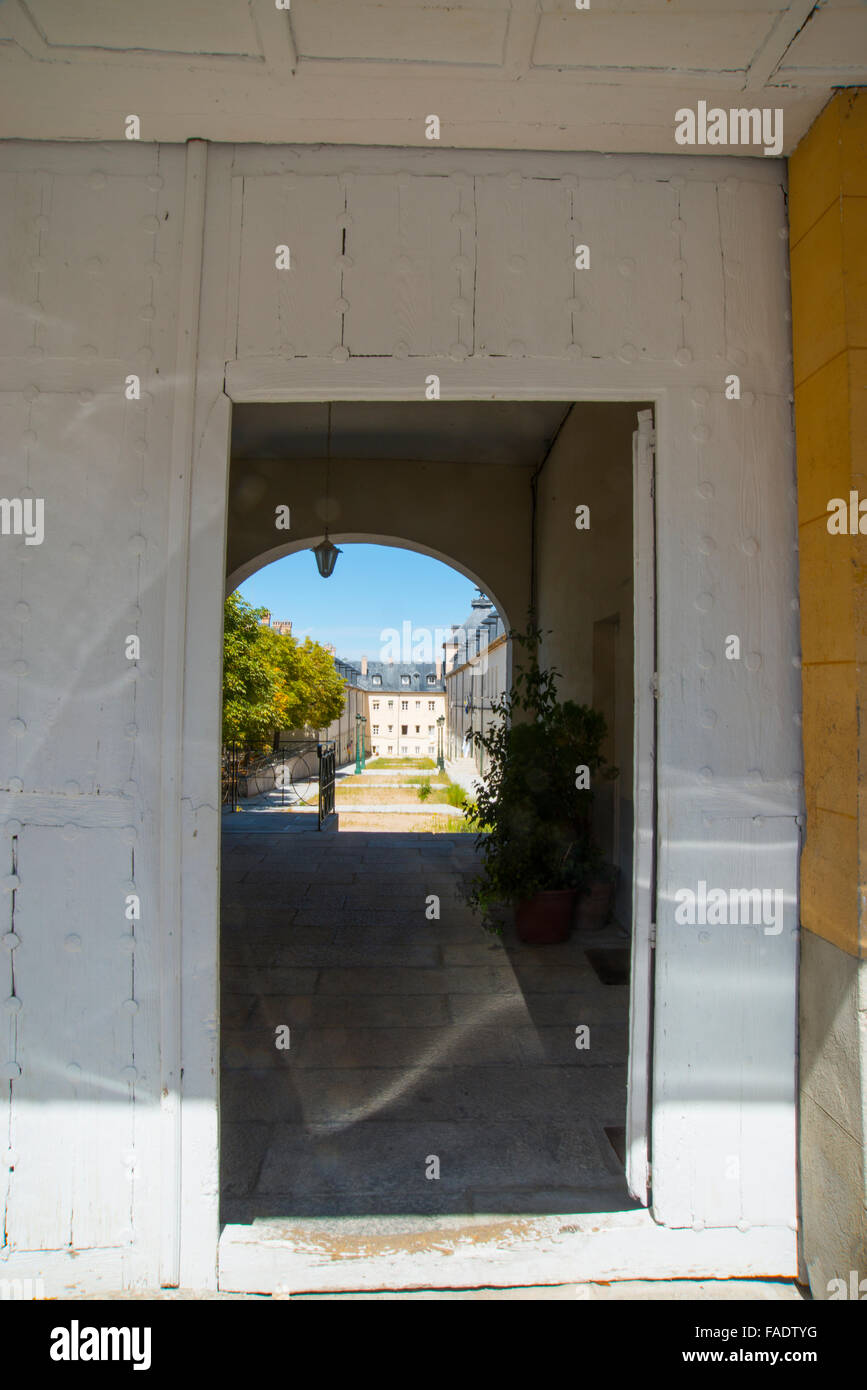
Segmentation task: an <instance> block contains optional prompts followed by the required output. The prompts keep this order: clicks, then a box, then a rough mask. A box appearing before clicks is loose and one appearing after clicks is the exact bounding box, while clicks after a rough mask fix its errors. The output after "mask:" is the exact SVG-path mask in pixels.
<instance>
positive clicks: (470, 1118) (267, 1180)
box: [221, 827, 637, 1224]
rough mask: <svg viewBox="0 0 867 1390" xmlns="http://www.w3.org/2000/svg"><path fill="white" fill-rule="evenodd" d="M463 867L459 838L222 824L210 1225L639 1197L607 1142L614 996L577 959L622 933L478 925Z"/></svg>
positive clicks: (619, 1105)
mask: <svg viewBox="0 0 867 1390" xmlns="http://www.w3.org/2000/svg"><path fill="white" fill-rule="evenodd" d="M476 868H477V859H476V853H475V848H474V839H473V837H472V836H469V835H441V834H428V835H423V834H400V833H394V834H391V833H374V832H372V833H369V834H365V833H356V834H353V835H351V836H350V835H331V836H328V835H324V834H323V835H310V836H308V835H301V836H299V835H286V834H285V833H280V832H276V833H272V834H268V833H264V832H262V831H260V830H259V829H258V827H257V828H256V829H255V830H253V831H250V832H245V831H242V830H240V829H239V828H236V827H233V831H232V833H231V834H229V835H227V836H226V837H225V839H224V842H223V911H222V935H221V949H222V1050H223V1067H222V1085H221V1204H222V1209H221V1216H222V1220H223V1221H224V1222H226V1223H232V1224H234V1223H245V1222H250V1221H253V1220H256V1219H263V1218H274V1217H299V1218H301V1217H314V1216H320V1217H322V1216H326V1217H327V1216H333V1217H351V1216H365V1217H382V1218H387V1217H389V1216H394V1215H407V1214H417V1215H443V1214H466V1215H475V1214H481V1213H485V1214H487V1213H498V1212H507V1213H512V1214H533V1213H546V1212H559V1213H563V1212H588V1211H599V1212H603V1211H624V1210H630V1209H634V1208H635V1207H636V1206H637V1204H636V1203H635V1202H634V1201H632V1199H631V1198H630V1197H629V1194H628V1192H627V1189H626V1184H625V1181H624V1177H623V1165H622V1160H621V1159H619V1158H618V1156H617V1154H616V1153H615V1150H614V1148H613V1147H612V1140H611V1139H610V1138H609V1137H608V1136H607V1134H606V1129H607V1130H609V1131H611V1133H612V1135H613V1134H616V1133H617V1132H618V1131H622V1126H623V1122H624V1115H625V1106H626V1060H627V1007H628V1002H627V1001H628V990H627V987H626V986H625V985H618V984H614V985H605V984H603V983H602V980H601V979H600V977H599V974H597V972H596V970H594V969H593V967H592V966H591V964H590V962H589V961H588V959H587V956H586V954H585V950H584V947H585V946H592V948H593V949H595V950H603V951H604V950H617V949H620V950H622V949H623V947H624V946H625V945H626V944H627V938H626V935H625V933H624V932H623V931H622V930H621V929H620V928H619V927H616V926H614V927H611V928H606V929H604V930H603V931H602V932H596V933H590V934H587V935H586V936H584V937H583V938H582V935H581V934H580V933H575V934H573V936H572V938H571V939H570V941H568V942H567V943H564V944H563V945H559V946H545V947H536V948H532V947H527V946H525V945H523V944H521V943H519V942H517V940H516V939H515V937H514V932H513V931H512V930H511V928H507V929H506V931H505V933H504V935H503V937H502V939H499V938H496V937H492V936H490V935H489V934H488V933H486V932H484V931H483V930H482V928H481V926H480V925H479V923H478V920H477V919H476V918H475V916H474V915H473V914H472V913H471V912H470V911H469V909H468V908H467V907H466V906H465V905H464V903H463V902H462V900H461V897H460V891H459V890H460V885H461V883H462V882H463V881H465V880H467V879H468V878H470V877H472V874H473V873H474V872H475V871H476ZM434 895H435V896H436V897H437V898H438V899H439V914H440V915H439V918H438V919H431V918H429V917H428V916H427V912H428V911H429V910H432V908H431V898H432V896H434ZM581 1025H586V1027H587V1028H588V1029H589V1047H586V1048H581V1049H579V1048H577V1047H576V1036H577V1034H576V1029H577V1028H579V1026H581ZM279 1030H284V1031H282V1032H280V1031H279ZM285 1030H288V1033H287V1032H286V1031H285ZM278 1041H282V1042H283V1043H286V1042H287V1041H288V1044H289V1045H288V1047H278V1045H277V1044H278ZM436 1173H438V1176H434V1174H436Z"/></svg>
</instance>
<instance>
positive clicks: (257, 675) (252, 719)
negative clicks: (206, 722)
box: [223, 593, 346, 748]
mask: <svg viewBox="0 0 867 1390" xmlns="http://www.w3.org/2000/svg"><path fill="white" fill-rule="evenodd" d="M266 611H267V610H266V609H264V608H254V607H253V606H252V605H251V604H249V603H247V601H246V600H245V599H243V598H242V597H241V595H240V594H239V593H234V594H231V595H230V596H229V598H227V599H226V604H225V617H224V624H223V740H224V742H226V743H231V742H238V743H245V744H247V745H249V746H251V747H262V748H265V747H267V746H268V745H269V744H270V742H271V735H272V733H273V731H274V730H275V729H303V728H314V729H324V728H327V726H328V725H329V724H330V723H331V721H332V720H333V719H337V718H338V717H339V715H340V714H342V712H343V708H344V705H345V690H346V683H345V681H344V680H343V679H342V677H341V676H339V675H338V673H337V670H336V668H335V665H334V660H333V658H332V656H331V653H330V652H327V651H326V650H325V648H324V647H322V646H320V645H319V643H318V642H311V640H310V638H309V637H308V638H306V639H305V641H304V642H303V643H299V642H297V641H296V640H295V638H294V637H289V636H283V635H281V634H280V633H279V632H275V631H274V630H273V628H270V627H263V626H262V624H261V621H260V620H261V618H262V617H264V615H265V613H266Z"/></svg>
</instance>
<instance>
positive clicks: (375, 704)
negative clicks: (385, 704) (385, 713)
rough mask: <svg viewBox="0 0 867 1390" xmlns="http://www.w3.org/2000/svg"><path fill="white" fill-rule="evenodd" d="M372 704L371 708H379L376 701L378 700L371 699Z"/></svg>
mask: <svg viewBox="0 0 867 1390" xmlns="http://www.w3.org/2000/svg"><path fill="white" fill-rule="evenodd" d="M372 704H373V708H374V709H379V701H378V700H373V701H372Z"/></svg>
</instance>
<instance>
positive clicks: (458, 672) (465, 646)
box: [443, 593, 509, 773]
mask: <svg viewBox="0 0 867 1390" xmlns="http://www.w3.org/2000/svg"><path fill="white" fill-rule="evenodd" d="M443 663H444V672H445V686H446V710H447V717H446V743H447V749H448V753H447V756H448V757H449V758H472V759H473V760H474V762H475V764H476V767H477V768H478V769H479V772H480V773H484V771H485V759H486V755H485V751H484V749H483V748H479V747H478V746H477V744H476V742H475V739H474V738H473V734H474V733H477V732H478V733H483V734H484V733H487V732H488V730H489V729H490V727H491V724H492V723H493V721H494V717H495V716H494V712H493V707H494V703H495V702H496V701H497V700H499V699H501V698H502V696H503V695H504V694H505V693H506V691H507V690H508V688H509V686H508V681H509V670H508V667H509V638H508V636H507V633H506V629H505V627H504V625H503V620H502V618H501V617H500V615H499V613H498V612H497V611H496V609H495V607H494V605H493V603H492V602H491V600H490V599H489V598H486V597H485V595H484V594H482V593H478V595H477V597H476V598H474V599H473V602H472V607H471V612H470V613H469V615H468V616H467V617H466V618H465V619H464V621H463V622H462V623H460V624H456V625H455V626H454V627H453V628H452V635H451V638H450V639H449V640H448V641H447V642H444V643H443Z"/></svg>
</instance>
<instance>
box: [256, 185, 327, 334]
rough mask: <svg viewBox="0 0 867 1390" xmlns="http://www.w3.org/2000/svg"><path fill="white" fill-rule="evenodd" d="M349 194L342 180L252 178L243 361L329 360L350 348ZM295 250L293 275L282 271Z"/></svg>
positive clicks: (292, 263) (291, 271) (290, 270)
mask: <svg viewBox="0 0 867 1390" xmlns="http://www.w3.org/2000/svg"><path fill="white" fill-rule="evenodd" d="M348 216H349V214H348V212H347V191H346V188H345V187H344V186H343V185H342V184H341V182H340V180H339V178H337V177H334V176H331V175H329V176H327V177H323V178H317V177H316V176H314V177H313V178H307V179H304V180H297V179H295V178H293V177H292V176H291V175H290V176H289V177H288V178H247V179H245V180H244V210H243V241H242V247H241V267H240V279H239V286H240V288H239V297H240V307H239V311H238V333H237V341H238V353H237V355H238V356H239V357H250V356H258V355H259V354H264V353H274V354H276V355H278V356H281V357H324V356H328V355H330V353H331V352H332V350H333V349H334V348H339V347H340V346H341V344H342V341H343V314H342V312H341V311H340V310H339V308H338V307H337V305H338V301H339V300H340V299H341V297H342V287H343V275H344V270H345V264H344V250H343V247H344V232H347V231H348V228H347V219H348ZM277 246H288V247H289V252H290V258H291V269H289V270H277V268H276V265H275V248H276V247H277Z"/></svg>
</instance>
